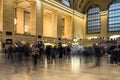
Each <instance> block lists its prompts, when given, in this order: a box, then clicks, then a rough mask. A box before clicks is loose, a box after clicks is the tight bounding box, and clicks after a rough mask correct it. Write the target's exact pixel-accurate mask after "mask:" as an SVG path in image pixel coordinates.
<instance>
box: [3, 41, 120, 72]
mask: <svg viewBox="0 0 120 80" xmlns="http://www.w3.org/2000/svg"><path fill="white" fill-rule="evenodd" d="M74 48H77V49H74ZM75 50H77V51H75ZM74 51H75V52H74ZM3 53H4V54H5V60H6V63H11V64H15V65H16V67H19V66H20V65H21V64H23V62H24V63H25V65H27V68H28V71H29V70H30V62H31V63H32V64H33V69H36V68H37V64H38V62H39V61H44V59H45V58H47V63H48V64H50V63H53V62H55V63H57V61H56V60H57V59H59V60H62V59H63V58H64V59H69V60H70V58H71V55H73V54H75V53H76V55H77V56H81V57H83V58H84V60H85V63H89V62H93V61H94V62H95V65H94V67H100V64H101V58H102V57H103V56H106V53H107V57H108V56H109V55H110V62H111V63H112V64H113V63H115V64H116V63H117V64H118V63H119V62H120V46H110V47H108V48H105V47H103V46H100V45H93V46H89V47H79V48H78V46H77V47H73V46H66V47H63V46H62V44H60V45H57V46H54V47H52V46H51V45H47V46H44V45H38V44H33V45H32V46H30V44H22V43H20V42H18V43H16V44H15V45H8V46H6V47H5V48H4V50H3Z"/></svg>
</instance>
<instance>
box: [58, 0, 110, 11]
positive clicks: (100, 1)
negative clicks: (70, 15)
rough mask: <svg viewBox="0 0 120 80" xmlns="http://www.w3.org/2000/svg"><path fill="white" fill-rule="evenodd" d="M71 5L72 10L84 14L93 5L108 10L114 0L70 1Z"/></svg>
mask: <svg viewBox="0 0 120 80" xmlns="http://www.w3.org/2000/svg"><path fill="white" fill-rule="evenodd" d="M56 1H59V2H60V1H61V0H56ZM69 1H70V3H71V8H73V9H75V10H77V11H79V12H82V13H86V11H87V9H88V8H89V7H90V6H91V5H98V6H99V7H100V9H101V11H102V10H107V9H108V6H109V4H110V3H111V2H112V0H69Z"/></svg>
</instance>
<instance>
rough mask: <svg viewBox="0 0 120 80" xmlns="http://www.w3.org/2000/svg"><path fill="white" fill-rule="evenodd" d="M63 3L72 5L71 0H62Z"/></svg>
mask: <svg viewBox="0 0 120 80" xmlns="http://www.w3.org/2000/svg"><path fill="white" fill-rule="evenodd" d="M61 1H62V3H63V4H65V5H66V6H69V7H70V1H69V0H61Z"/></svg>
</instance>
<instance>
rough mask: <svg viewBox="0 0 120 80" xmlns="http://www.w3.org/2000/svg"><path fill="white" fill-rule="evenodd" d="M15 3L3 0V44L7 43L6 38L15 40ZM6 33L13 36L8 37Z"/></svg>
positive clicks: (11, 0)
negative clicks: (10, 33)
mask: <svg viewBox="0 0 120 80" xmlns="http://www.w3.org/2000/svg"><path fill="white" fill-rule="evenodd" d="M14 1H15V0H3V42H5V39H6V38H11V39H13V36H14V16H15V14H14V11H15V8H14V4H15V3H14ZM6 31H9V32H12V35H10V36H7V35H6Z"/></svg>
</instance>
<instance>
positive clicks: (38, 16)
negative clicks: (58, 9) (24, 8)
mask: <svg viewBox="0 0 120 80" xmlns="http://www.w3.org/2000/svg"><path fill="white" fill-rule="evenodd" d="M31 19H32V20H33V21H32V27H33V28H34V29H32V30H34V32H32V34H33V35H36V41H38V40H39V41H42V36H43V5H42V1H36V2H35V3H33V4H32V7H31ZM38 36H39V38H38ZM40 37H41V38H40Z"/></svg>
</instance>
